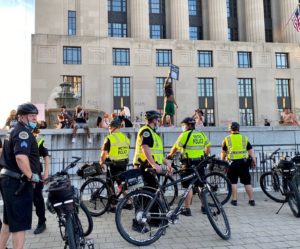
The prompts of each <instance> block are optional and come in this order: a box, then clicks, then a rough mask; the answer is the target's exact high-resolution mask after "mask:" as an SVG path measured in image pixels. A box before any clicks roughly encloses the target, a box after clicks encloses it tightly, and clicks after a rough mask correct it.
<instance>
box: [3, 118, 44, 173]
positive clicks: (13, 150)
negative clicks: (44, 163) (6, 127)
mask: <svg viewBox="0 0 300 249" xmlns="http://www.w3.org/2000/svg"><path fill="white" fill-rule="evenodd" d="M3 153H4V157H5V161H6V164H7V168H8V169H10V170H13V171H15V172H17V173H20V174H22V172H21V170H20V169H19V167H18V165H17V162H16V155H26V156H28V158H29V162H30V168H31V171H32V172H33V173H36V174H39V173H40V160H39V150H38V144H37V141H36V139H35V137H34V136H33V134H32V133H31V131H30V130H29V129H28V128H26V127H25V125H24V124H22V123H20V122H18V123H17V124H16V126H15V128H14V129H13V130H12V131H11V133H10V136H9V139H8V143H7V145H6V146H5V147H4V148H3Z"/></svg>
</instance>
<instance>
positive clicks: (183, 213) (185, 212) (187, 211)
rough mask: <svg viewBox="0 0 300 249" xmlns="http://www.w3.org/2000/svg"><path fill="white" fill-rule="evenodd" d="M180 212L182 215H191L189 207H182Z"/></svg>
mask: <svg viewBox="0 0 300 249" xmlns="http://www.w3.org/2000/svg"><path fill="white" fill-rule="evenodd" d="M181 214H182V215H184V216H192V212H191V209H190V208H184V209H183V210H182V211H181Z"/></svg>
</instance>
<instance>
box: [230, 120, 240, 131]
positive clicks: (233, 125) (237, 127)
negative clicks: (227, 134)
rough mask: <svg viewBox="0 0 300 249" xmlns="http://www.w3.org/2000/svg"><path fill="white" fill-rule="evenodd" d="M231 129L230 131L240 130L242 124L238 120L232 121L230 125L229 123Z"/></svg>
mask: <svg viewBox="0 0 300 249" xmlns="http://www.w3.org/2000/svg"><path fill="white" fill-rule="evenodd" d="M229 130H230V131H239V130H240V125H239V123H238V122H232V123H231V124H230V125H229Z"/></svg>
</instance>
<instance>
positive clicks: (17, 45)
mask: <svg viewBox="0 0 300 249" xmlns="http://www.w3.org/2000/svg"><path fill="white" fill-rule="evenodd" d="M34 2H35V1H34V0H0V72H1V74H0V75H1V77H0V89H1V90H0V91H1V95H0V106H1V112H0V129H1V128H2V127H3V126H4V123H5V120H6V118H7V117H8V115H9V112H10V110H12V109H16V108H17V106H18V105H19V104H22V103H24V102H27V101H30V98H31V97H30V88H31V85H30V78H31V34H32V33H34Z"/></svg>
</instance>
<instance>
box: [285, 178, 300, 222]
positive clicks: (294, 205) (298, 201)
mask: <svg viewBox="0 0 300 249" xmlns="http://www.w3.org/2000/svg"><path fill="white" fill-rule="evenodd" d="M287 187H288V203H289V206H290V209H291V210H292V213H293V215H294V216H295V217H297V218H299V217H300V194H299V189H298V187H297V185H296V184H295V182H294V181H293V180H292V181H288V184H287Z"/></svg>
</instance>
